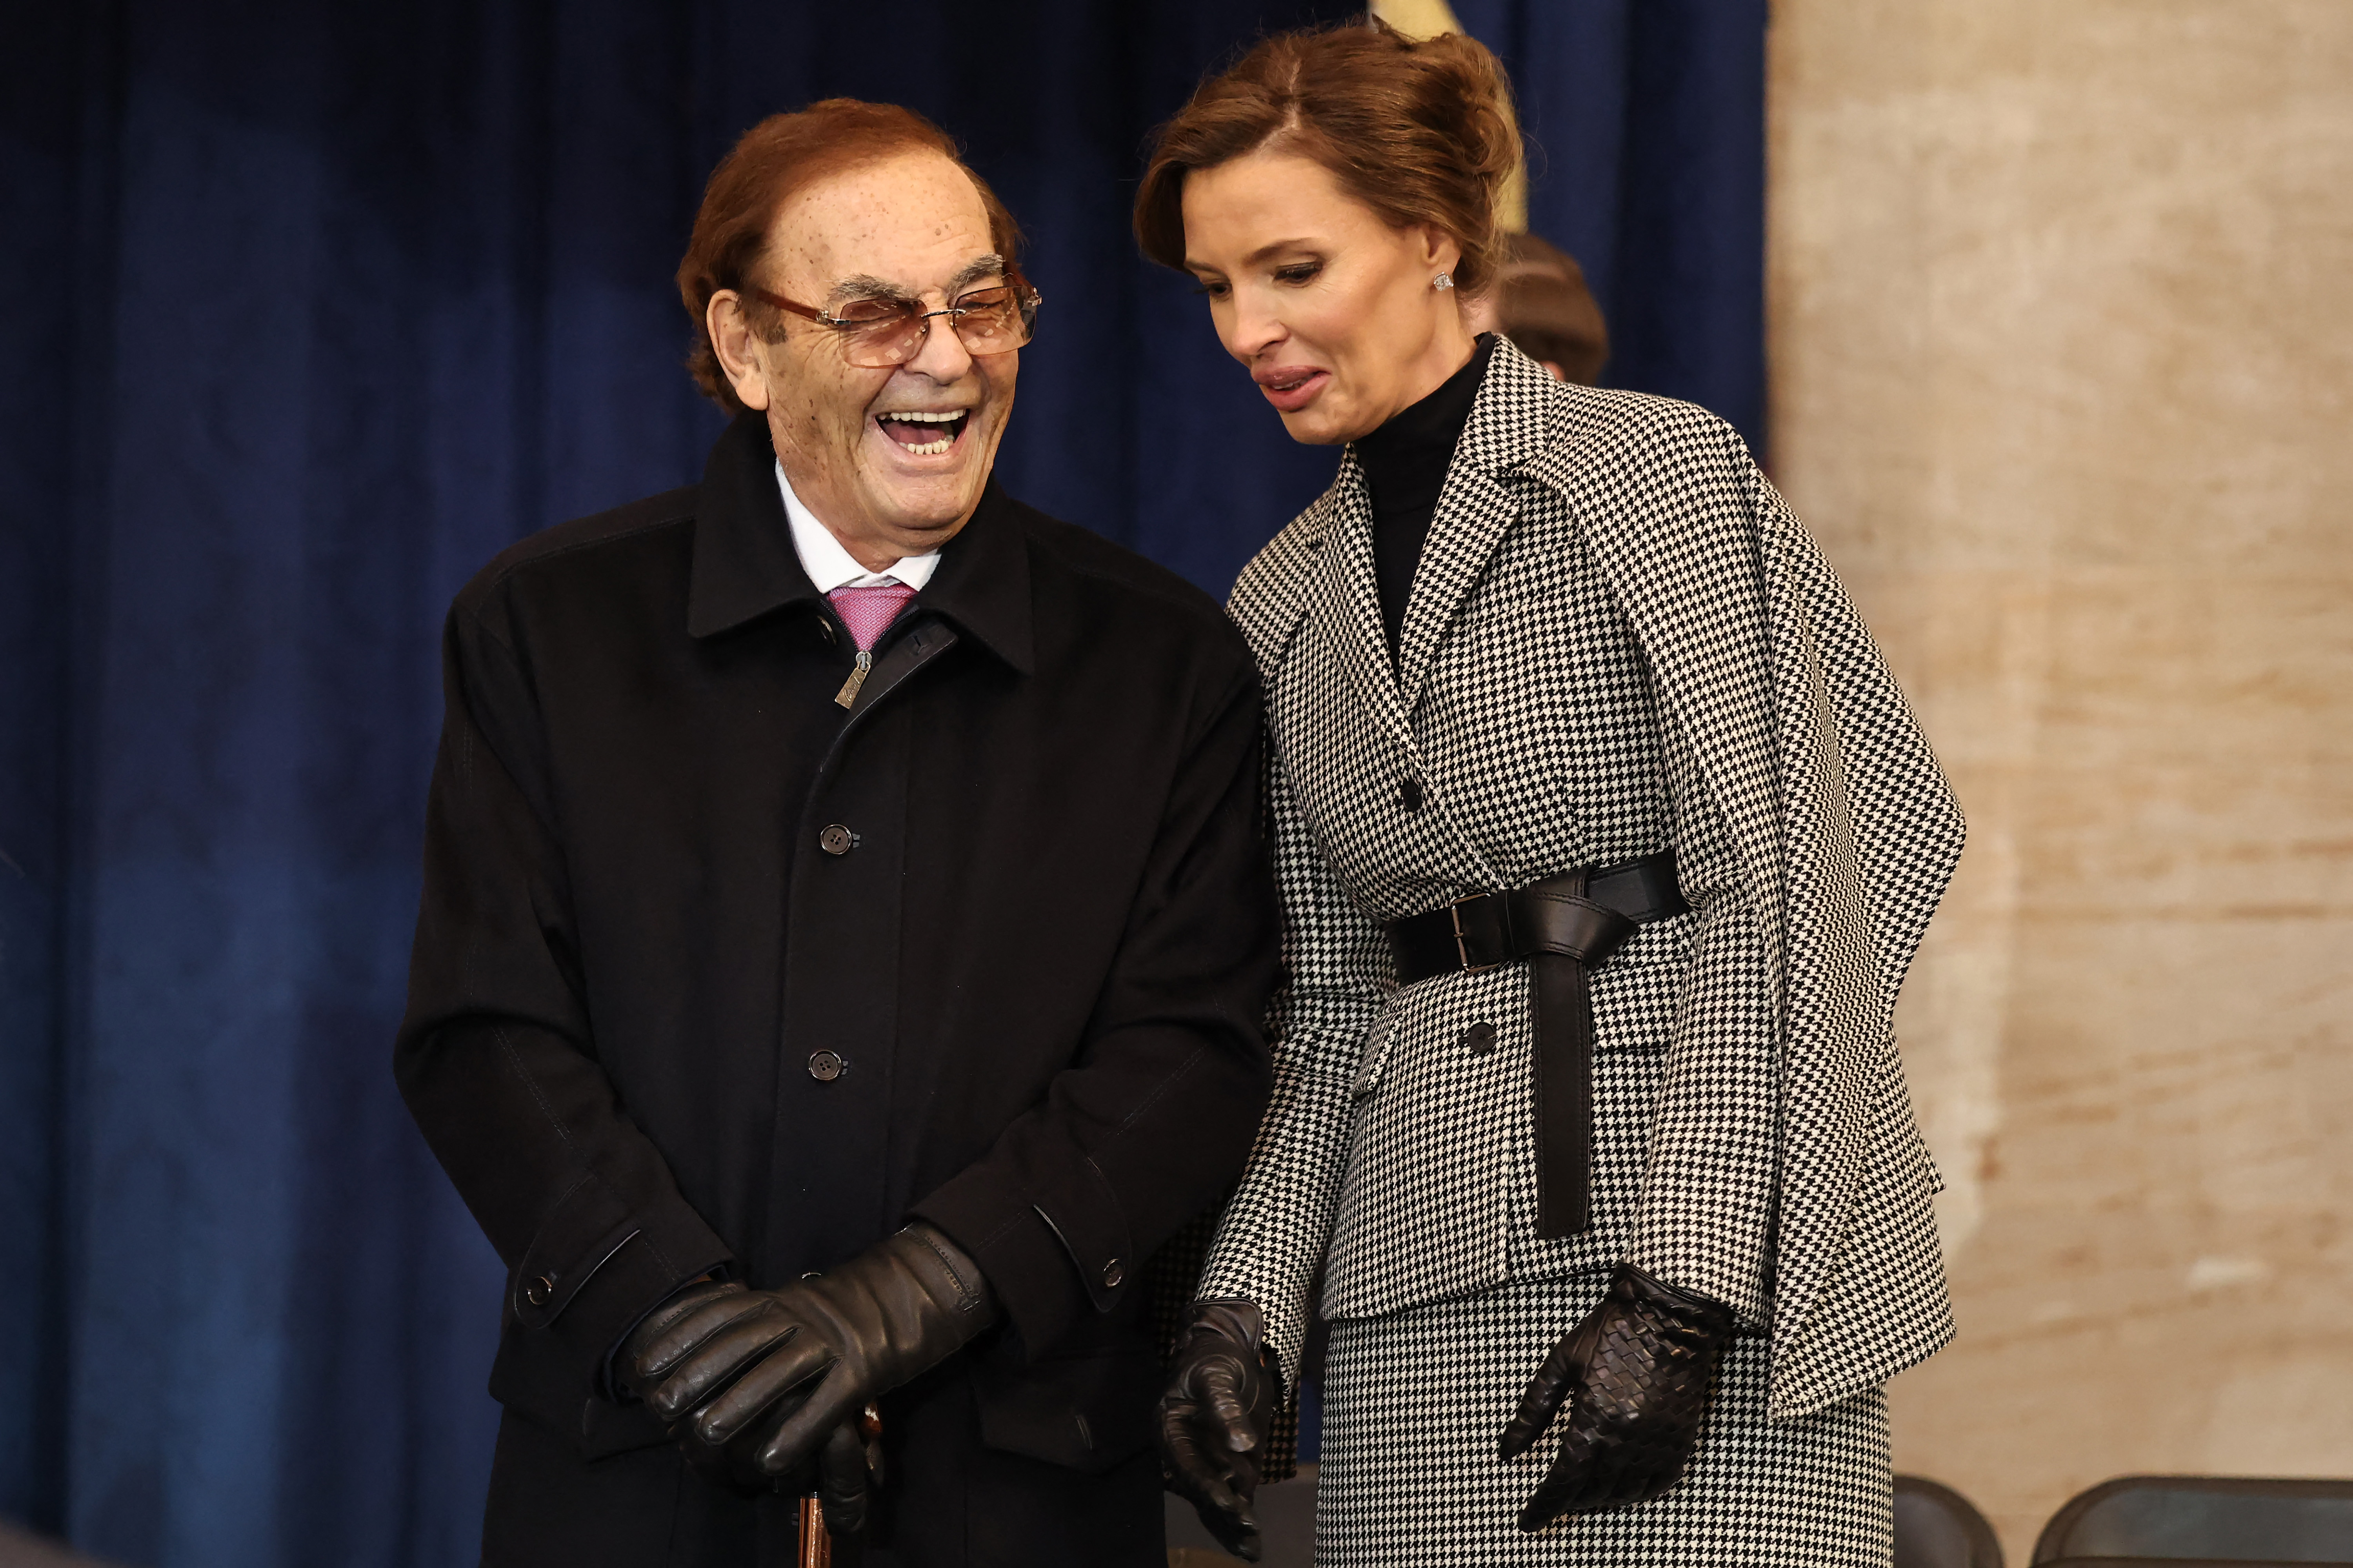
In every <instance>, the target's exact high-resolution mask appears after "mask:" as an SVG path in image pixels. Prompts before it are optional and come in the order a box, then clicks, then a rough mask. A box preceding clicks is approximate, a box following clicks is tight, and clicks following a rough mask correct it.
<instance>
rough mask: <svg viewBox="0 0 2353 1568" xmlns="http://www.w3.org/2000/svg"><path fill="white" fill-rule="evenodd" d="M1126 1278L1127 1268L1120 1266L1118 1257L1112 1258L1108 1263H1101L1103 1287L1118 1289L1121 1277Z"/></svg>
mask: <svg viewBox="0 0 2353 1568" xmlns="http://www.w3.org/2000/svg"><path fill="white" fill-rule="evenodd" d="M1126 1278H1127V1270H1126V1269H1124V1268H1121V1267H1120V1266H1119V1259H1118V1258H1113V1259H1112V1260H1111V1261H1110V1262H1109V1263H1106V1264H1104V1265H1103V1289H1106V1290H1116V1289H1119V1282H1120V1281H1121V1280H1123V1279H1126Z"/></svg>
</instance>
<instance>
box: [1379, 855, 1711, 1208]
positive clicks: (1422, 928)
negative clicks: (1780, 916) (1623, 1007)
mask: <svg viewBox="0 0 2353 1568" xmlns="http://www.w3.org/2000/svg"><path fill="white" fill-rule="evenodd" d="M1690 907H1691V906H1690V905H1689V904H1686V903H1685V902H1683V891H1682V889H1680V888H1679V887H1678V886H1677V885H1676V882H1675V852H1674V851H1673V850H1672V849H1667V850H1662V851H1661V852H1660V853H1658V854H1656V855H1646V856H1644V857H1643V858H1641V859H1640V860H1634V861H1630V862H1629V863H1627V864H1626V865H1623V866H1611V867H1609V868H1605V869H1602V870H1599V871H1595V870H1589V869H1584V868H1580V869H1577V870H1575V871H1567V872H1564V873H1562V874H1561V875H1560V876H1557V877H1547V878H1546V879H1544V880H1543V881H1541V882H1532V883H1530V884H1529V885H1528V886H1526V887H1525V888H1522V889H1519V890H1518V891H1517V892H1511V893H1473V894H1472V895H1471V896H1470V897H1468V898H1463V899H1457V900H1454V901H1453V902H1452V903H1451V904H1449V905H1447V906H1446V907H1445V908H1444V909H1442V910H1430V912H1429V913H1427V914H1419V915H1414V916H1412V917H1411V918H1409V919H1407V920H1401V921H1392V922H1391V923H1390V925H1389V927H1388V937H1389V951H1390V952H1392V953H1394V954H1395V955H1396V957H1397V972H1398V984H1400V985H1411V984H1415V983H1416V982H1418V981H1422V980H1428V979H1430V978H1431V977H1432V976H1434V975H1440V974H1458V973H1477V972H1479V971H1480V970H1482V969H1493V968H1496V967H1498V966H1499V965H1502V964H1506V963H1518V962H1519V961H1521V960H1523V959H1525V960H1526V961H1527V963H1528V968H1529V971H1530V973H1531V976H1532V978H1533V979H1534V981H1535V1045H1536V1048H1535V1119H1536V1126H1535V1132H1536V1234H1537V1235H1538V1236H1540V1237H1547V1238H1553V1237H1565V1236H1575V1235H1577V1233H1578V1232H1580V1231H1583V1230H1586V1229H1588V1228H1589V1227H1590V1226H1591V1225H1592V1223H1593V1194H1592V1171H1593V993H1592V991H1591V989H1590V988H1589V987H1588V984H1587V983H1586V977H1587V975H1588V974H1589V973H1591V972H1592V971H1593V970H1595V969H1598V968H1599V967H1600V966H1601V965H1602V964H1603V963H1607V962H1608V961H1609V955H1610V954H1611V953H1614V952H1617V951H1618V950H1619V949H1620V948H1621V947H1623V946H1625V945H1626V942H1627V940H1628V939H1629V938H1630V937H1631V936H1632V935H1633V934H1634V930H1635V928H1636V927H1637V926H1641V925H1647V924H1649V923H1650V922H1651V921H1662V920H1666V919H1668V918H1669V917H1671V916H1673V915H1679V914H1682V913H1683V911H1684V910H1688V909H1689V908H1690Z"/></svg>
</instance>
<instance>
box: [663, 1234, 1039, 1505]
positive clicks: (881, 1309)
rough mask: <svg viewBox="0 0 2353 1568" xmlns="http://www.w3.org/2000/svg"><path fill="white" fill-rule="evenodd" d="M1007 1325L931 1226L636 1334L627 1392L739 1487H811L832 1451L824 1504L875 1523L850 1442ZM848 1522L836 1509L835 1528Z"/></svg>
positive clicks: (957, 1253) (672, 1312) (722, 1296)
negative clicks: (829, 1267) (803, 1479)
mask: <svg viewBox="0 0 2353 1568" xmlns="http://www.w3.org/2000/svg"><path fill="white" fill-rule="evenodd" d="M995 1321H997V1302H996V1300H995V1298H994V1296H993V1295H992V1294H991V1293H990V1291H989V1289H988V1284H987V1280H985V1279H982V1278H981V1273H980V1269H979V1268H978V1267H977V1266H976V1265H975V1264H974V1262H973V1261H972V1259H971V1258H967V1257H966V1256H965V1254H964V1252H963V1250H962V1249H961V1248H959V1247H956V1245H955V1243H954V1242H951V1241H950V1240H948V1238H947V1237H944V1236H943V1235H941V1234H940V1233H939V1232H938V1231H936V1230H934V1229H933V1228H932V1227H931V1226H927V1225H923V1224H916V1225H911V1226H908V1227H907V1228H906V1229H904V1230H902V1231H900V1232H899V1233H898V1234H897V1235H895V1236H893V1237H889V1238H888V1239H887V1240H884V1241H882V1242H881V1243H879V1244H878V1245H876V1246H874V1247H869V1248H867V1249H866V1250H865V1251H864V1252H862V1253H860V1254H859V1255H858V1256H857V1257H856V1258H851V1259H850V1260H849V1262H847V1263H845V1264H843V1265H842V1266H841V1267H840V1268H837V1269H835V1270H834V1271H833V1272H832V1273H830V1274H826V1275H820V1276H818V1277H817V1278H814V1279H797V1280H795V1281H793V1282H792V1283H791V1284H789V1285H786V1286H783V1287H781V1288H779V1289H775V1290H747V1289H744V1287H742V1286H740V1285H718V1286H709V1287H696V1288H694V1289H690V1290H688V1291H687V1292H685V1293H683V1294H681V1296H680V1297H679V1298H678V1299H677V1300H675V1301H673V1302H671V1303H669V1304H667V1305H665V1306H664V1307H663V1308H662V1309H660V1310H658V1311H657V1312H655V1313H654V1314H653V1315H652V1316H651V1317H649V1318H648V1319H647V1320H646V1321H645V1322H644V1323H642V1324H640V1325H638V1330H637V1331H636V1332H635V1333H633V1334H631V1335H630V1337H629V1342H628V1346H627V1348H626V1349H625V1350H624V1352H623V1358H624V1361H625V1363H626V1366H625V1372H624V1382H625V1383H626V1384H627V1385H628V1386H629V1387H631V1388H632V1389H635V1390H637V1391H638V1392H639V1394H640V1396H641V1397H643V1398H644V1400H645V1402H646V1404H647V1405H649V1406H650V1407H651V1408H652V1410H653V1412H654V1414H655V1415H658V1416H659V1417H660V1418H661V1419H662V1420H664V1421H666V1422H669V1423H671V1426H672V1431H673V1432H674V1433H675V1434H676V1436H677V1437H678V1439H679V1442H680V1446H681V1447H684V1448H685V1449H686V1450H687V1454H688V1457H689V1458H693V1459H695V1460H696V1462H697V1463H698V1465H701V1466H702V1468H705V1469H706V1470H714V1469H715V1470H717V1471H719V1472H722V1473H724V1474H725V1475H727V1476H728V1477H729V1478H730V1479H732V1480H733V1481H734V1482H735V1483H736V1484H738V1485H744V1484H747V1483H752V1484H756V1482H757V1481H758V1480H760V1479H766V1480H767V1481H768V1482H769V1484H770V1485H771V1486H773V1485H774V1484H775V1483H776V1480H778V1479H786V1478H794V1477H798V1476H801V1475H803V1474H805V1473H806V1470H807V1467H808V1465H809V1463H810V1461H811V1460H813V1459H816V1458H818V1454H819V1449H820V1447H821V1446H823V1447H826V1449H827V1452H826V1457H825V1458H824V1460H823V1462H822V1463H821V1464H820V1465H819V1472H820V1480H821V1486H820V1491H821V1493H822V1494H823V1495H825V1496H826V1497H827V1498H828V1503H829V1504H834V1503H837V1502H838V1504H839V1511H840V1512H843V1513H847V1512H848V1511H849V1510H851V1509H852V1508H853V1507H857V1508H860V1510H861V1511H862V1505H860V1504H859V1503H855V1502H853V1500H852V1497H851V1493H852V1492H853V1491H855V1490H857V1489H855V1488H852V1487H851V1486H850V1485H849V1481H850V1478H851V1468H850V1466H849V1447H848V1442H849V1440H848V1439H837V1438H836V1436H835V1435H836V1433H837V1432H838V1430H839V1429H842V1428H845V1427H846V1428H849V1430H850V1438H855V1437H856V1436H857V1433H856V1425H857V1422H858V1420H859V1417H860V1413H861V1412H862V1411H863V1409H864V1408H865V1406H866V1405H868V1404H870V1403H871V1402H872V1401H873V1400H874V1399H876V1398H877V1397H879V1396H880V1395H881V1394H884V1393H885V1392H887V1391H889V1390H891V1389H893V1388H896V1387H898V1386H899V1385H900V1384H903V1383H906V1382H908V1381H909V1380H910V1379H912V1378H914V1377H916V1376H918V1375H919V1374H921V1373H924V1372H927V1371H929V1370H930V1369H931V1368H933V1367H934V1366H936V1365H938V1364H939V1363H941V1362H943V1361H945V1360H946V1359H947V1358H948V1357H949V1356H951V1355H953V1354H955V1352H956V1351H958V1350H959V1349H961V1348H963V1346H964V1345H965V1343H966V1342H968V1341H970V1340H971V1339H972V1338H973V1336H975V1335H976V1334H978V1333H979V1332H980V1331H982V1330H983V1329H986V1328H987V1327H988V1326H989V1325H990V1324H991V1323H993V1322H995ZM828 1439H834V1442H832V1443H828ZM835 1447H839V1452H835V1451H834V1450H835ZM859 1451H860V1457H861V1458H863V1457H864V1455H865V1452H866V1449H865V1445H864V1444H863V1443H862V1442H860V1444H859ZM837 1511H838V1510H837V1509H836V1508H835V1507H831V1506H829V1507H828V1519H829V1520H830V1519H831V1518H833V1517H835V1515H836V1512H837Z"/></svg>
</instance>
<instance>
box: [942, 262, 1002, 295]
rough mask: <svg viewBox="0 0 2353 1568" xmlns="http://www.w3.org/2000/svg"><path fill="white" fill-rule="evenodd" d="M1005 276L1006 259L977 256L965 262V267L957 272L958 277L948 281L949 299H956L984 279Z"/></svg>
mask: <svg viewBox="0 0 2353 1568" xmlns="http://www.w3.org/2000/svg"><path fill="white" fill-rule="evenodd" d="M1004 276H1005V258H1003V257H1001V256H976V257H974V258H972V259H971V260H970V261H967V262H965V264H964V266H963V267H962V268H959V269H958V270H957V272H956V275H955V277H954V278H952V279H949V280H948V298H949V299H951V300H953V299H955V297H956V296H957V295H959V294H961V293H963V292H964V291H965V289H968V288H970V287H971V286H972V285H973V284H975V283H977V282H979V281H980V280H981V279H984V278H1002V277H1004Z"/></svg>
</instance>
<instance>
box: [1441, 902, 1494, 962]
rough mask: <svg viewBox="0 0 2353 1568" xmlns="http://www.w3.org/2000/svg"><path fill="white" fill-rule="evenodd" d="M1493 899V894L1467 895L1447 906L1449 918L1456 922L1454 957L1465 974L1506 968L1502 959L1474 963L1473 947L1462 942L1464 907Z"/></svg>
mask: <svg viewBox="0 0 2353 1568" xmlns="http://www.w3.org/2000/svg"><path fill="white" fill-rule="evenodd" d="M1493 897H1494V895H1493V893H1465V894H1463V895H1462V896H1461V898H1459V899H1457V900H1454V901H1453V902H1452V903H1451V904H1449V905H1447V906H1446V913H1447V918H1448V919H1450V920H1451V921H1453V922H1454V956H1455V957H1456V958H1457V959H1458V960H1460V961H1461V964H1462V973H1465V974H1484V973H1487V971H1489V970H1491V969H1501V968H1503V967H1504V961H1503V960H1501V959H1498V960H1497V961H1496V962H1494V963H1472V962H1471V946H1470V944H1469V943H1468V942H1464V941H1463V940H1462V906H1463V905H1465V904H1469V903H1476V902H1477V901H1478V900H1481V899H1491V898H1493Z"/></svg>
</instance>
